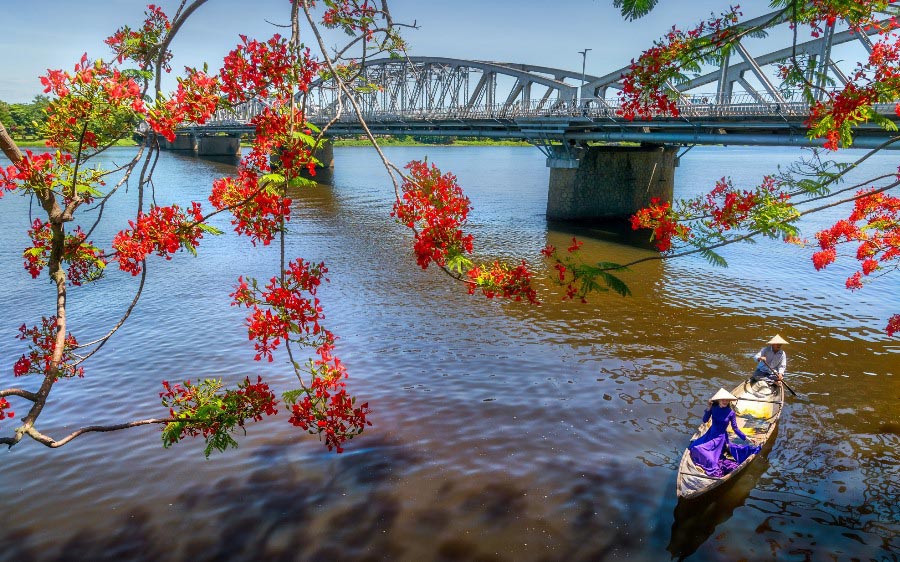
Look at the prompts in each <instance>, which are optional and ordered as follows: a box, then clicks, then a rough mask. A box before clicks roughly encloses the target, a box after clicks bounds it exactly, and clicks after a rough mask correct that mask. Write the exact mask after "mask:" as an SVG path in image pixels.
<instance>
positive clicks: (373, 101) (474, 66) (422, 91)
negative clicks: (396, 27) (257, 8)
mask: <svg viewBox="0 0 900 562" xmlns="http://www.w3.org/2000/svg"><path fill="white" fill-rule="evenodd" d="M588 78H590V79H593V78H595V77H592V76H589V77H588ZM580 79H581V76H580V75H576V74H575V73H573V72H569V71H566V70H560V69H555V68H547V67H542V66H535V65H527V64H516V63H502V62H492V61H472V60H460V59H453V58H446V57H404V58H382V59H376V60H370V61H366V62H365V64H364V65H363V67H362V68H361V69H360V73H359V76H358V77H357V79H356V80H355V83H354V86H357V87H361V91H359V92H357V93H356V101H357V103H358V104H359V106H360V108H361V109H362V110H363V114H364V115H369V116H372V115H377V116H379V118H385V117H389V116H391V115H402V116H404V117H406V118H410V117H414V116H427V117H431V118H453V117H456V118H479V117H497V118H504V117H509V116H513V115H521V114H523V113H526V114H527V113H529V112H532V111H537V112H540V111H547V110H552V109H553V108H558V107H560V106H564V105H566V106H571V105H573V104H574V103H575V100H576V97H577V93H578V88H579V87H580V85H581V82H580ZM341 96H342V94H341V93H340V92H339V91H338V89H337V88H336V87H335V85H334V83H333V82H329V81H324V82H320V83H317V84H315V85H314V87H313V88H311V93H310V101H309V102H308V108H309V110H310V111H309V114H310V116H312V117H315V116H316V115H317V114H320V115H335V114H336V110H337V107H338V106H339V105H340V103H339V102H342V103H343V112H344V113H345V114H346V113H347V112H348V111H351V108H350V107H349V105H348V103H347V100H346V98H343V100H341V99H340V98H341Z"/></svg>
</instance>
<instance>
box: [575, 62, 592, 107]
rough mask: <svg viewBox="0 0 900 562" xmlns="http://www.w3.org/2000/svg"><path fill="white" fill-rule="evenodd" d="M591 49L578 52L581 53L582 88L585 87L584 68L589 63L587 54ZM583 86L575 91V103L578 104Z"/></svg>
mask: <svg viewBox="0 0 900 562" xmlns="http://www.w3.org/2000/svg"><path fill="white" fill-rule="evenodd" d="M590 50H591V49H585V50H583V51H578V54H579V55H581V88H584V68H585V66H586V65H587V54H588V51H590ZM581 88H578V91H577V92H575V105H578V95H579V94H580V93H581Z"/></svg>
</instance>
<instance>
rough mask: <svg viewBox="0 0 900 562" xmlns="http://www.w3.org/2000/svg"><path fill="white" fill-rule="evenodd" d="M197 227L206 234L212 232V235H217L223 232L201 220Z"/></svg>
mask: <svg viewBox="0 0 900 562" xmlns="http://www.w3.org/2000/svg"><path fill="white" fill-rule="evenodd" d="M197 228H199V229H200V230H202V231H203V232H205V233H207V234H212V235H213V236H219V235H220V234H222V232H223V231H222V230H220V229H218V228H216V227H214V226H213V225H211V224H206V223H205V222H201V223H200V224H198V225H197Z"/></svg>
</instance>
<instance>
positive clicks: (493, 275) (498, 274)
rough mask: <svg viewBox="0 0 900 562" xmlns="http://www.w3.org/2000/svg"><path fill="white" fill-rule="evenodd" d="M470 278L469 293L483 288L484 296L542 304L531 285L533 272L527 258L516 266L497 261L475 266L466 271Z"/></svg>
mask: <svg viewBox="0 0 900 562" xmlns="http://www.w3.org/2000/svg"><path fill="white" fill-rule="evenodd" d="M466 275H467V276H468V278H469V294H470V295H471V294H474V293H475V289H481V292H482V293H484V296H486V297H487V298H489V299H491V298H494V297H495V296H501V297H504V298H509V299H513V300H516V301H521V300H522V299H523V298H524V299H525V300H527V301H528V302H530V303H531V304H540V301H539V300H538V299H537V292H536V291H535V290H534V287H532V286H531V278H532V273H531V270H530V269H529V268H528V264H527V263H526V262H525V260H522V263H521V264H519V265H517V266H516V267H513V268H510V267H509V266H507V265H506V264H502V263H500V262H499V261H495V262H494V263H493V264H491V265H490V266H487V267H483V266H477V265H476V266H473V267H472V268H471V269H469V271H468V272H467V273H466Z"/></svg>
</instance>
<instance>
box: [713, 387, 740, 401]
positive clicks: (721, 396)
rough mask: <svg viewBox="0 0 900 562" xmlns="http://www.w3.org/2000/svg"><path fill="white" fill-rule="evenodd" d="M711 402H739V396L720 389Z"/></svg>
mask: <svg viewBox="0 0 900 562" xmlns="http://www.w3.org/2000/svg"><path fill="white" fill-rule="evenodd" d="M710 400H713V401H715V400H737V396H735V395H734V394H732V393H730V392H728V391H727V390H725V389H724V388H720V389H719V392H717V393H715V395H714V396H713V397H712V398H710Z"/></svg>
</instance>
